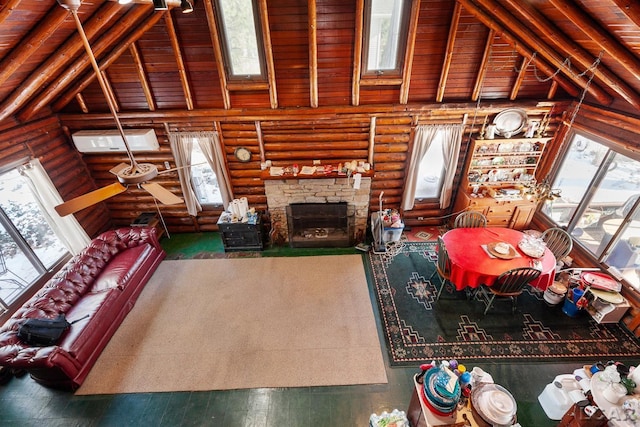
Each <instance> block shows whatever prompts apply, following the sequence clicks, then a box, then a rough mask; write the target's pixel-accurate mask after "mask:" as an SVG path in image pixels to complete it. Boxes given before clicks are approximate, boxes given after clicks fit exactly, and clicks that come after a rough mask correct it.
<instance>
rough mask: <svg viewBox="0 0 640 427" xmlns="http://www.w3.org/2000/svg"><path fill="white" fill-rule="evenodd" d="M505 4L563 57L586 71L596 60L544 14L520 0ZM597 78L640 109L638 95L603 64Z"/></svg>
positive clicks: (597, 72) (508, 1)
mask: <svg viewBox="0 0 640 427" xmlns="http://www.w3.org/2000/svg"><path fill="white" fill-rule="evenodd" d="M505 3H506V4H508V5H510V6H511V7H512V8H513V9H514V10H516V11H517V13H519V14H520V15H521V16H522V18H523V19H524V20H525V21H527V22H529V23H530V24H531V25H532V26H533V27H535V28H536V29H537V30H538V32H539V33H541V34H547V36H548V39H549V41H550V43H552V44H553V45H554V47H555V49H557V50H558V51H559V52H562V54H563V55H565V56H567V57H571V59H572V60H575V61H576V62H578V63H579V64H580V65H582V66H583V67H584V68H585V69H586V68H589V67H590V66H591V65H592V64H593V62H594V60H595V58H594V57H593V55H592V54H591V53H590V52H588V51H586V50H585V49H583V48H582V47H580V46H579V45H578V44H577V43H575V42H574V41H573V40H571V39H570V38H569V37H567V36H566V35H565V34H564V33H563V32H562V31H560V29H558V28H556V26H555V25H553V24H552V23H551V22H549V21H548V20H547V19H546V18H545V17H544V16H543V15H542V14H540V13H539V12H538V11H537V10H536V9H535V8H533V7H532V6H531V5H528V4H526V2H525V3H523V2H522V1H519V0H505ZM595 73H596V77H597V78H598V79H600V80H601V81H602V82H603V83H605V84H606V85H607V86H608V87H609V88H611V90H613V91H615V92H617V93H618V94H619V95H620V96H622V97H623V98H624V99H625V100H626V101H627V102H629V103H630V104H631V105H634V106H635V107H636V108H639V107H640V105H639V103H640V96H638V93H637V92H636V91H635V90H634V89H633V88H632V87H631V86H629V85H628V84H627V83H626V82H625V81H624V80H623V79H621V78H620V77H618V76H617V75H615V74H614V73H612V72H611V71H610V70H609V69H608V68H607V67H605V66H604V65H603V64H602V63H600V65H599V66H598V67H597V68H596V70H595Z"/></svg>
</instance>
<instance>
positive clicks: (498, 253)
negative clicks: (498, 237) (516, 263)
mask: <svg viewBox="0 0 640 427" xmlns="http://www.w3.org/2000/svg"><path fill="white" fill-rule="evenodd" d="M487 250H488V251H489V253H490V254H491V255H493V256H495V257H496V258H501V259H513V258H515V257H516V250H515V249H514V248H513V246H511V245H510V244H509V243H505V242H491V243H487Z"/></svg>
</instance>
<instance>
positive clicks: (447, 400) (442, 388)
mask: <svg viewBox="0 0 640 427" xmlns="http://www.w3.org/2000/svg"><path fill="white" fill-rule="evenodd" d="M450 378H451V377H450V375H449V374H448V373H447V372H446V371H445V370H443V369H440V368H437V367H436V368H431V369H429V370H428V371H427V372H426V373H425V374H424V380H423V387H422V389H423V395H424V396H423V397H424V399H423V401H424V403H425V404H426V406H427V407H428V408H429V409H430V410H431V412H433V413H434V414H436V415H442V416H446V415H449V414H451V413H453V412H454V411H455V410H456V407H457V406H458V402H459V401H460V384H459V383H458V381H455V386H454V387H453V390H449V388H447V384H448V383H449V380H450Z"/></svg>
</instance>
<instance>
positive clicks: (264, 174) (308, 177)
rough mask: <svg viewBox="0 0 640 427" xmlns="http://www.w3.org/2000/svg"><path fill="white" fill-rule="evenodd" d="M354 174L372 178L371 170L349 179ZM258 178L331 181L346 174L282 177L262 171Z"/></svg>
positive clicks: (287, 175)
mask: <svg viewBox="0 0 640 427" xmlns="http://www.w3.org/2000/svg"><path fill="white" fill-rule="evenodd" d="M356 173H359V174H361V175H362V177H363V178H365V177H373V175H374V171H373V169H369V170H368V171H365V172H354V173H353V174H352V175H351V178H353V176H354V175H355V174H356ZM260 178H261V179H263V180H281V181H282V180H287V179H332V178H347V174H346V173H338V172H331V173H328V174H327V173H324V172H316V173H314V174H312V175H303V174H301V173H298V174H297V175H294V174H293V173H285V174H283V175H271V174H270V173H269V171H268V170H265V171H262V173H261V174H260Z"/></svg>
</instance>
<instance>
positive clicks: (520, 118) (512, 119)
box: [493, 108, 527, 138]
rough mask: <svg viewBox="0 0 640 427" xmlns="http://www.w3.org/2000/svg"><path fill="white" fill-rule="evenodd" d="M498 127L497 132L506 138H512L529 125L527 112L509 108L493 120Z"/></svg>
mask: <svg viewBox="0 0 640 427" xmlns="http://www.w3.org/2000/svg"><path fill="white" fill-rule="evenodd" d="M493 123H494V124H495V125H496V132H497V133H498V134H499V135H502V136H504V137H505V138H511V137H512V136H513V135H517V134H519V133H520V132H522V130H523V129H524V127H525V125H526V124H527V112H526V111H524V110H521V109H519V108H508V109H506V110H503V111H501V112H499V113H498V115H496V118H495V119H493Z"/></svg>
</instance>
